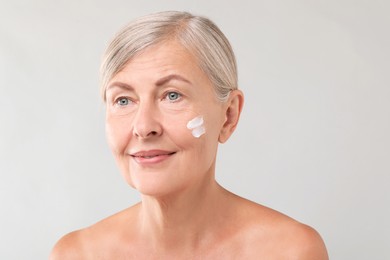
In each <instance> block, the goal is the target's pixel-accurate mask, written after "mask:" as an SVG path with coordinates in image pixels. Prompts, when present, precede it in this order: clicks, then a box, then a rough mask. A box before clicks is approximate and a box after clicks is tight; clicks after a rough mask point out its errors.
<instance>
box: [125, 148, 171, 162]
mask: <svg viewBox="0 0 390 260" xmlns="http://www.w3.org/2000/svg"><path fill="white" fill-rule="evenodd" d="M175 153H176V152H169V151H162V150H151V151H140V152H137V153H133V154H130V156H131V157H133V158H134V159H135V160H136V161H137V162H138V163H145V162H155V163H157V162H160V161H163V160H164V159H166V158H168V157H170V156H171V155H173V154H175Z"/></svg>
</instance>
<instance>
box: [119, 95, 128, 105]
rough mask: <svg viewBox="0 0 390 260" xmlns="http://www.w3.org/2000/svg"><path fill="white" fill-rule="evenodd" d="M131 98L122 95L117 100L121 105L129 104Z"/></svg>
mask: <svg viewBox="0 0 390 260" xmlns="http://www.w3.org/2000/svg"><path fill="white" fill-rule="evenodd" d="M129 102H130V101H129V99H128V98H125V97H121V98H118V99H117V100H116V103H117V104H118V105H119V106H127V105H128V104H129Z"/></svg>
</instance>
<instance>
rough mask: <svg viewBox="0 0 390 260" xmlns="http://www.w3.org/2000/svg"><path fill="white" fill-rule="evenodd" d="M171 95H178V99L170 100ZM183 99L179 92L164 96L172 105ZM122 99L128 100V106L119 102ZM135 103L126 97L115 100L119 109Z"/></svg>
mask: <svg viewBox="0 0 390 260" xmlns="http://www.w3.org/2000/svg"><path fill="white" fill-rule="evenodd" d="M170 94H177V98H176V99H174V100H170V99H169V95H170ZM182 97H183V95H182V94H180V93H179V92H177V91H168V92H166V93H165V94H164V96H163V100H166V101H168V102H171V103H175V102H178V101H180V100H181V99H182ZM122 99H126V100H127V102H128V103H127V104H122V105H121V104H120V103H119V102H120V101H121V100H122ZM132 102H133V101H132V100H131V99H130V98H128V97H125V96H121V97H118V98H116V99H115V100H114V105H115V106H119V107H125V106H128V105H129V104H130V103H132Z"/></svg>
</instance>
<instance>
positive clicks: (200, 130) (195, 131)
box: [187, 116, 206, 138]
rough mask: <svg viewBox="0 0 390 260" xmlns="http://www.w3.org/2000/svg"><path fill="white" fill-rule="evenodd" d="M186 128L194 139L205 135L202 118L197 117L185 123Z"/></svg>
mask: <svg viewBox="0 0 390 260" xmlns="http://www.w3.org/2000/svg"><path fill="white" fill-rule="evenodd" d="M187 128H188V129H189V130H191V133H192V135H193V136H194V137H195V138H199V137H201V136H202V135H203V134H204V133H206V128H205V127H204V120H203V117H202V116H197V117H195V118H194V119H192V120H190V121H189V122H188V123H187Z"/></svg>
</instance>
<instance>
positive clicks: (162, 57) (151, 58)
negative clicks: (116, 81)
mask: <svg viewBox="0 0 390 260" xmlns="http://www.w3.org/2000/svg"><path fill="white" fill-rule="evenodd" d="M149 70H153V71H154V73H156V72H161V73H163V72H164V71H167V70H175V71H176V70H180V71H182V72H198V73H199V72H200V71H201V69H200V67H199V66H198V62H197V59H196V57H195V55H193V54H192V53H191V52H190V51H188V50H187V49H186V48H184V47H183V46H182V45H181V44H180V43H178V42H176V41H166V42H162V43H159V44H156V45H152V46H150V47H147V48H146V49H144V50H142V51H141V52H140V53H138V54H136V55H135V56H134V57H133V58H132V59H131V60H130V61H129V62H127V64H126V65H125V67H124V68H123V69H122V71H123V72H131V71H149Z"/></svg>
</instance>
